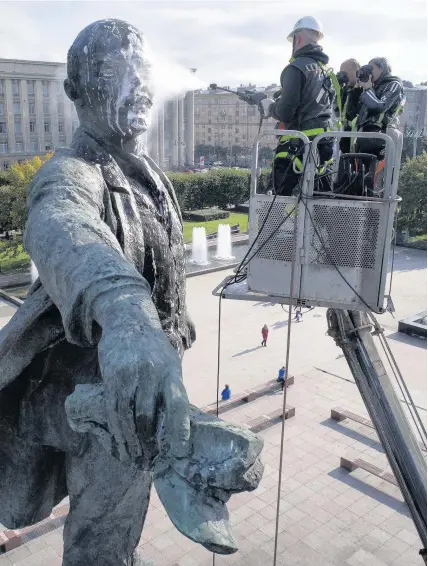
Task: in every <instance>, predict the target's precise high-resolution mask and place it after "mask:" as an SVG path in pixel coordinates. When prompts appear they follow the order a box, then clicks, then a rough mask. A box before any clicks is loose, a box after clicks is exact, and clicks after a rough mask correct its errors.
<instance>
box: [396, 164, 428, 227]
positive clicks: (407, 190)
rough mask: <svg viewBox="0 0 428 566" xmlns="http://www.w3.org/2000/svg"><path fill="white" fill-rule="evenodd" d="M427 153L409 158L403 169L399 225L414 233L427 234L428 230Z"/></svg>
mask: <svg viewBox="0 0 428 566" xmlns="http://www.w3.org/2000/svg"><path fill="white" fill-rule="evenodd" d="M426 188H427V154H426V153H422V154H421V155H418V157H415V158H414V159H407V161H406V162H405V164H404V166H403V168H402V169H401V173H400V179H399V184H398V194H399V195H400V196H401V198H402V199H403V200H402V202H401V203H400V205H399V212H398V226H399V228H400V230H403V229H406V228H407V229H408V230H409V232H411V233H412V234H426V230H427V190H426Z"/></svg>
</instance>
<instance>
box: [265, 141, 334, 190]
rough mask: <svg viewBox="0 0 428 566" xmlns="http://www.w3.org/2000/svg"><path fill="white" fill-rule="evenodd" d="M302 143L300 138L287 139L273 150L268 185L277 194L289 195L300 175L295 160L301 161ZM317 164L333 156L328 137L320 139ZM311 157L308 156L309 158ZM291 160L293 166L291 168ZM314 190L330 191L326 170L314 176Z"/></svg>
mask: <svg viewBox="0 0 428 566" xmlns="http://www.w3.org/2000/svg"><path fill="white" fill-rule="evenodd" d="M282 153H287V156H286V157H282V156H280V157H277V155H278V154H282ZM303 153H304V144H303V142H302V140H300V139H293V140H289V141H287V142H285V143H279V144H278V145H277V148H276V151H275V159H274V163H273V169H272V173H271V182H270V186H271V188H272V189H273V192H274V193H276V194H278V195H283V196H291V195H292V194H293V191H294V192H296V191H295V189H296V187H297V185H298V183H299V180H300V178H301V177H302V175H301V174H300V173H298V172H297V173H296V172H295V170H294V169H297V170H298V168H297V163H298V161H297V160H300V162H301V163H303ZM318 153H319V165H320V167H322V166H323V165H324V164H325V162H326V161H329V160H330V159H331V158H332V156H333V140H330V139H328V138H325V139H322V140H321V141H320V143H319V144H318ZM310 158H311V157H309V159H310ZM293 161H295V164H294V165H295V167H294V168H293ZM315 190H317V191H326V192H327V191H330V190H331V179H330V175H328V172H327V171H325V172H323V174H322V176H318V177H316V178H315Z"/></svg>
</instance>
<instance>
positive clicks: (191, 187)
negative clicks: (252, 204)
mask: <svg viewBox="0 0 428 566" xmlns="http://www.w3.org/2000/svg"><path fill="white" fill-rule="evenodd" d="M269 174H270V170H269V169H263V170H262V173H261V177H260V178H259V184H258V186H259V189H258V191H259V192H265V191H266V189H267V184H268V179H269ZM167 175H168V177H169V179H170V180H171V182H172V184H173V186H174V190H175V192H176V195H177V199H178V202H179V204H180V207H181V209H182V210H183V211H184V210H199V209H202V208H211V207H218V208H227V207H228V206H229V205H232V206H236V205H238V204H241V203H243V202H245V201H247V200H248V199H249V197H250V171H248V170H239V169H226V168H224V169H213V170H211V171H210V172H209V173H195V174H188V173H167Z"/></svg>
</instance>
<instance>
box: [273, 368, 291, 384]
mask: <svg viewBox="0 0 428 566" xmlns="http://www.w3.org/2000/svg"><path fill="white" fill-rule="evenodd" d="M276 380H277V381H278V382H279V383H280V384H281V389H284V384H285V380H286V372H285V366H282V368H281V369H280V370H279V372H278V377H277V378H276ZM287 387H288V386H287Z"/></svg>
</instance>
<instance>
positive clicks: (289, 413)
mask: <svg viewBox="0 0 428 566" xmlns="http://www.w3.org/2000/svg"><path fill="white" fill-rule="evenodd" d="M295 415H296V408H295V407H291V406H289V405H288V406H287V407H286V409H285V415H284V420H288V419H291V418H292V417H294V416H295ZM282 418H283V412H282V408H280V409H275V411H272V412H271V413H267V414H266V415H261V416H260V417H257V418H256V419H253V420H251V421H249V422H248V423H246V426H247V427H248V428H249V429H250V430H251V431H252V432H261V431H262V430H266V429H267V428H269V427H271V426H273V425H276V424H278V423H280V422H282Z"/></svg>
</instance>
